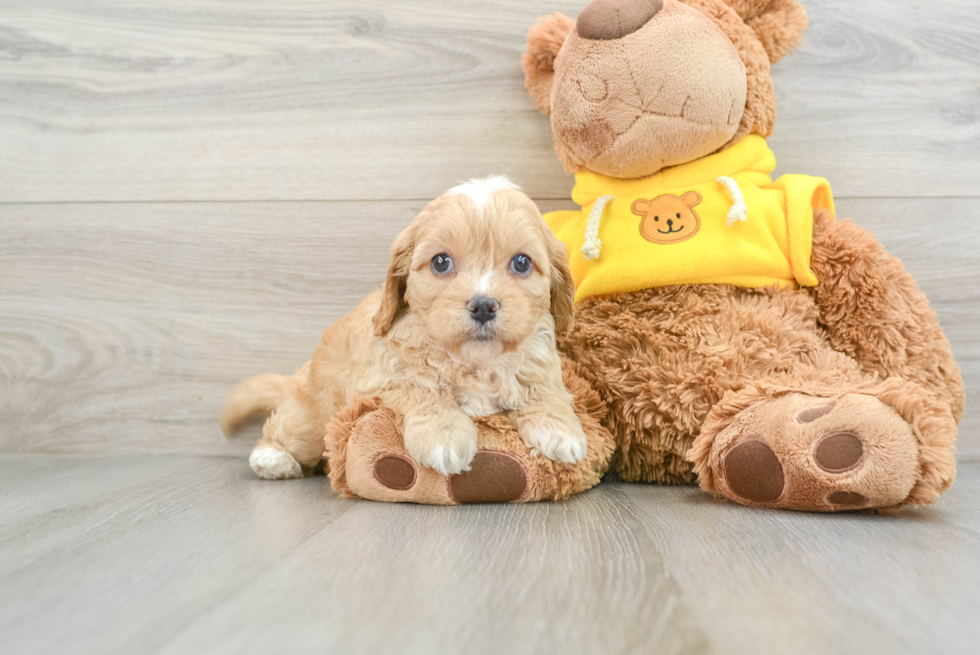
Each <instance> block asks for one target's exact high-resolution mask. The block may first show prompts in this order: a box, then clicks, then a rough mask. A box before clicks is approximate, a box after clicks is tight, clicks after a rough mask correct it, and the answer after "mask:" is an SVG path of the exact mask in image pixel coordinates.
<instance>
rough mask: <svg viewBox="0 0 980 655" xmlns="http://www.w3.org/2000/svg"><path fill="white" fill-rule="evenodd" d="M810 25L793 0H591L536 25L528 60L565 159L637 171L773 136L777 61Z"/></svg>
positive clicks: (609, 171)
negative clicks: (570, 14) (575, 11)
mask: <svg viewBox="0 0 980 655" xmlns="http://www.w3.org/2000/svg"><path fill="white" fill-rule="evenodd" d="M806 25H807V18H806V12H805V11H804V9H803V7H802V6H801V5H800V4H799V2H797V0H594V2H592V3H591V4H590V5H588V6H587V7H586V8H585V9H584V10H583V11H582V13H581V14H580V15H579V17H578V21H572V20H571V19H569V18H567V17H565V16H563V15H561V14H558V13H556V14H553V15H551V16H548V17H546V18H544V19H543V20H542V21H541V22H540V23H538V24H537V25H535V26H534V27H533V28H532V29H531V31H530V33H529V34H528V40H527V42H528V47H527V52H525V53H524V57H523V59H522V64H523V67H524V73H525V77H526V84H527V88H528V90H529V91H530V93H531V97H532V98H533V99H534V103H535V104H536V105H537V107H538V108H539V109H540V110H541V111H543V112H544V113H545V114H549V115H550V116H551V127H552V131H553V133H554V138H555V151H556V152H557V153H558V158H559V160H560V161H561V163H562V165H563V166H564V167H565V170H567V171H568V172H570V173H573V172H577V171H580V170H591V171H594V172H596V173H601V174H603V175H608V176H611V177H618V178H639V177H646V176H648V175H652V174H654V173H656V172H657V171H659V170H661V169H662V168H665V167H667V166H675V165H677V164H683V163H686V162H689V161H693V160H695V159H698V158H700V157H704V156H706V155H709V154H711V153H713V152H717V151H719V150H723V149H725V148H726V147H728V146H730V145H733V144H734V143H736V142H738V141H739V140H741V139H742V138H743V137H745V136H747V135H749V134H759V135H762V136H769V135H770V134H771V133H772V127H773V122H774V121H775V118H776V96H775V90H774V88H773V81H772V77H771V76H770V72H769V67H770V65H771V64H773V63H775V62H776V61H778V60H779V59H781V58H782V57H783V56H784V55H785V54H786V53H788V52H789V51H790V49H792V48H793V47H794V46H795V45H797V44H798V43H799V42H800V40H801V38H802V34H803V30H804V29H805V28H806Z"/></svg>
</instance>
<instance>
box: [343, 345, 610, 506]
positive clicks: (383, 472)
mask: <svg viewBox="0 0 980 655" xmlns="http://www.w3.org/2000/svg"><path fill="white" fill-rule="evenodd" d="M562 373H563V376H564V381H565V386H566V387H567V388H568V390H569V391H570V392H571V394H572V397H573V398H574V401H575V412H576V414H577V415H578V417H579V419H580V420H581V421H582V427H583V428H584V430H585V433H586V435H587V436H588V439H589V442H588V454H587V456H586V459H585V461H584V462H581V463H579V464H574V465H566V464H562V463H560V462H553V461H551V460H549V459H546V458H544V457H542V456H540V455H532V454H531V452H530V449H529V448H528V447H527V446H526V445H525V444H524V442H523V441H522V440H521V437H520V435H519V434H518V432H517V427H516V425H515V424H514V422H513V421H512V420H511V419H509V418H507V417H506V416H503V415H495V416H488V417H486V418H480V419H476V423H477V426H478V430H479V432H478V435H479V436H478V441H479V452H478V454H477V456H476V458H475V459H474V461H473V468H472V469H471V470H470V471H468V472H466V473H462V474H460V475H455V476H452V477H448V478H447V477H446V476H444V475H441V474H439V473H437V472H435V471H433V470H432V469H430V468H425V467H423V466H419V465H418V464H417V463H415V462H414V461H412V458H411V457H410V456H409V455H408V452H407V451H406V450H405V445H404V443H403V441H402V438H401V431H400V427H399V426H400V422H401V419H400V417H398V416H397V415H395V413H394V412H392V411H391V410H390V409H388V408H386V407H383V406H382V405H381V404H380V402H379V401H378V400H374V399H362V400H360V401H358V402H356V403H354V404H353V405H351V406H349V407H347V408H345V409H344V410H342V411H340V412H338V413H337V414H336V415H335V417H334V419H333V420H332V421H331V422H330V424H329V426H328V428H327V436H326V452H325V453H324V462H325V472H327V473H328V475H329V476H330V482H331V485H332V486H333V488H334V490H336V491H338V492H340V493H341V494H343V495H344V496H346V497H348V498H366V499H369V500H378V501H384V502H412V503H425V504H430V505H457V504H463V503H474V502H520V503H526V502H535V501H540V500H562V499H564V498H568V497H569V496H571V495H573V494H577V493H581V492H582V491H586V490H587V489H590V488H592V487H593V486H595V485H596V484H598V482H599V480H600V479H601V478H602V476H603V474H605V472H606V470H607V469H608V467H609V461H610V459H611V458H612V453H613V450H614V448H615V443H614V441H613V438H612V435H611V434H610V433H609V431H608V430H607V429H606V428H604V427H603V426H602V425H601V421H602V420H603V419H604V418H605V416H606V405H605V403H604V402H603V401H602V399H601V398H600V397H599V395H598V394H597V393H596V392H595V391H594V390H593V389H592V388H591V387H590V386H589V384H588V382H586V381H585V378H584V375H583V373H584V372H583V371H582V369H581V366H579V365H577V364H574V363H572V362H569V361H565V362H564V364H563V367H562Z"/></svg>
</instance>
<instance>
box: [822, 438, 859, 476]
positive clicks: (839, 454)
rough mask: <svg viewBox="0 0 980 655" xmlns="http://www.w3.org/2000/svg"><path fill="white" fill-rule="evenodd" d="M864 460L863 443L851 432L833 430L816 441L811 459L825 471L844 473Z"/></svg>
mask: <svg viewBox="0 0 980 655" xmlns="http://www.w3.org/2000/svg"><path fill="white" fill-rule="evenodd" d="M863 460H864V443H863V442H862V441H861V439H859V438H858V436H857V435H856V434H854V433H853V432H835V433H834V434H829V435H827V436H826V437H824V438H823V439H821V440H820V441H819V442H818V443H817V447H816V448H814V450H813V461H815V462H816V463H817V466H819V467H820V468H822V469H823V470H824V471H827V473H844V472H845V471H850V470H852V469H855V468H857V467H858V466H859V465H860V464H861V462H862V461H863Z"/></svg>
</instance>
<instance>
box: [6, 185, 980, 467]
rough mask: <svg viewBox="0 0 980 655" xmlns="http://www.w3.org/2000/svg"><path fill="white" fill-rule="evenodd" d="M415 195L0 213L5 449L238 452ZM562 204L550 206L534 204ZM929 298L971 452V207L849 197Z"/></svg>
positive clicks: (978, 343) (974, 236) (408, 214)
mask: <svg viewBox="0 0 980 655" xmlns="http://www.w3.org/2000/svg"><path fill="white" fill-rule="evenodd" d="M423 204H424V203H422V202H387V201H386V202H347V203H265V204H263V203H210V204H209V203H185V204H181V203H178V204H82V205H76V204H69V205H19V206H11V205H7V206H0V232H2V233H3V234H4V235H5V239H4V240H3V241H2V242H0V390H2V393H0V451H5V452H33V453H45V452H46V453H81V454H107V453H128V452H133V453H162V452H167V453H196V454H212V455H216V454H225V455H227V454H237V455H239V456H243V455H244V454H245V453H246V452H247V451H248V449H249V448H250V446H251V444H252V443H253V441H254V439H255V438H256V436H257V430H256V429H252V430H251V431H248V432H246V433H245V434H244V435H243V437H242V438H240V439H238V440H233V441H231V442H229V441H226V440H225V439H223V438H222V437H221V436H220V433H219V431H218V428H217V423H216V417H217V413H218V410H219V407H220V405H221V402H222V400H223V399H224V396H225V394H227V393H228V391H229V390H230V389H231V387H232V385H234V383H235V382H237V381H238V380H239V379H241V378H243V377H246V376H249V375H254V374H257V373H262V372H268V371H279V372H283V373H290V372H292V371H293V370H295V368H297V367H298V366H299V365H300V364H302V363H303V362H304V361H305V360H306V359H308V358H309V357H310V355H311V354H312V352H313V349H314V347H315V346H316V343H317V342H318V340H319V336H320V334H321V333H322V331H323V330H324V329H325V328H326V327H327V326H328V325H330V324H331V323H332V322H333V321H334V320H336V319H337V318H339V317H340V316H342V315H343V314H345V313H346V312H347V311H349V310H350V309H351V308H352V307H353V306H354V305H356V304H357V303H358V302H359V301H360V300H361V299H362V298H363V297H364V296H365V295H367V294H368V293H370V292H371V291H372V290H374V289H375V288H377V287H378V286H379V285H380V284H381V282H382V280H383V278H384V274H385V270H386V268H387V264H388V248H389V244H390V243H391V241H392V240H393V238H394V236H395V235H396V234H397V232H398V231H399V230H401V229H402V228H403V227H404V226H405V225H407V224H408V223H409V222H410V221H411V219H412V217H413V216H414V215H415V214H416V213H417V212H418V211H419V209H420V208H421V207H422V205H423ZM569 205H570V202H545V203H542V206H543V207H544V208H545V209H554V208H558V207H565V206H569ZM840 211H841V214H842V215H854V216H855V217H857V218H858V220H859V221H860V222H861V223H862V224H864V225H866V226H868V227H869V228H870V229H872V231H874V232H875V233H876V234H877V235H878V237H879V238H880V239H881V240H882V241H883V243H885V245H886V246H887V247H888V248H889V249H890V250H891V251H892V252H894V253H895V254H897V255H899V256H900V257H902V258H903V259H904V260H905V262H906V264H907V266H908V267H909V269H910V270H911V271H912V272H913V274H914V275H916V277H917V278H918V279H919V281H920V283H921V284H922V287H923V289H924V290H925V291H926V293H927V294H928V295H929V296H930V298H931V299H932V302H933V304H934V306H935V307H936V309H937V311H938V312H939V315H940V318H941V320H942V322H943V324H944V326H945V328H946V331H947V333H948V334H949V336H950V338H951V340H952V342H953V347H954V351H955V353H956V355H957V357H958V361H959V363H960V365H961V367H962V368H963V371H964V374H965V377H966V380H967V385H968V390H969V394H970V396H969V402H968V405H967V412H968V413H967V418H966V419H965V420H964V422H963V424H962V426H961V432H960V442H959V449H960V450H959V453H960V457H961V459H964V460H968V459H976V458H980V395H978V390H980V336H978V333H977V331H976V329H975V326H976V324H977V322H978V319H980V298H978V294H977V290H976V285H975V283H974V281H975V280H976V279H977V278H978V276H980V260H978V258H977V257H976V252H977V251H978V250H980V226H978V224H977V222H976V220H974V217H975V216H977V215H980V200H916V201H905V200H897V201H887V202H881V201H844V202H843V203H841V207H840Z"/></svg>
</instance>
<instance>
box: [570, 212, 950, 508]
mask: <svg viewBox="0 0 980 655" xmlns="http://www.w3.org/2000/svg"><path fill="white" fill-rule="evenodd" d="M817 226H818V228H817V229H816V230H815V235H814V253H815V254H814V258H813V264H814V270H815V272H817V274H818V276H819V277H820V278H821V284H820V286H818V287H816V288H815V289H814V290H796V291H780V290H775V289H742V288H737V287H732V286H726V285H695V286H674V287H662V288H657V289H647V290H644V291H640V292H636V293H627V294H619V295H615V296H609V297H599V298H590V299H587V300H585V301H583V302H581V303H580V304H579V305H578V315H577V319H576V326H575V328H574V329H573V330H572V332H571V333H570V334H569V335H568V336H567V337H566V338H565V339H564V340H563V341H562V342H561V347H562V349H563V350H564V351H565V352H566V353H567V354H568V355H569V356H570V357H571V358H572V359H574V360H575V361H577V362H579V363H580V364H582V365H583V367H584V368H583V370H584V375H585V376H586V377H587V379H588V380H589V381H590V382H591V383H592V385H593V386H594V387H595V388H596V389H597V390H598V391H599V393H600V394H601V395H602V396H603V398H604V399H605V400H606V402H607V403H608V404H609V409H610V412H609V418H608V419H607V425H608V426H609V428H610V430H611V431H612V432H613V434H614V436H615V437H616V439H617V442H618V444H619V450H618V451H617V453H616V456H615V458H614V460H613V464H612V468H611V470H612V471H613V472H614V473H615V474H616V475H618V476H619V477H620V478H621V479H623V480H629V481H646V482H661V483H690V482H693V481H694V480H695V479H697V480H698V481H699V482H700V484H701V486H702V487H703V488H704V489H706V490H709V491H713V490H716V489H717V485H716V484H715V481H714V477H713V473H712V471H711V468H710V466H709V465H708V454H709V451H710V449H711V444H712V443H713V441H714V438H715V437H716V436H717V435H718V434H719V433H720V432H721V431H722V430H724V428H725V427H726V426H727V425H728V424H729V423H730V422H731V420H732V419H733V418H734V417H735V416H736V415H737V414H738V413H739V412H741V411H743V410H744V409H746V408H748V407H749V406H751V405H752V404H753V403H756V402H759V401H761V400H764V399H769V398H772V397H775V396H778V395H780V394H785V393H791V392H798V393H805V394H810V395H814V396H821V397H828V398H829V397H838V396H840V395H843V394H845V393H852V392H855V393H864V394H868V395H873V396H875V397H877V398H878V399H879V400H880V401H882V402H883V403H885V404H886V405H889V406H891V407H892V408H894V409H895V410H896V411H897V412H898V413H899V414H900V415H901V416H902V417H903V418H905V420H906V421H908V422H909V423H910V424H911V425H912V426H913V430H914V433H915V435H916V438H917V439H918V441H919V443H920V455H919V456H920V479H919V482H918V483H917V484H916V486H915V487H914V489H913V490H912V492H911V493H910V495H909V497H908V499H907V500H906V502H907V503H909V504H924V503H929V502H934V501H935V499H936V498H937V497H938V496H939V494H941V493H942V492H943V491H944V490H945V489H946V488H948V487H949V485H950V484H951V483H952V480H953V478H954V477H955V461H954V459H953V454H952V444H953V441H954V439H955V435H956V421H955V420H954V416H955V417H956V418H957V419H958V417H959V416H960V414H961V413H962V407H963V387H962V380H961V378H960V375H959V370H958V369H957V368H956V365H955V363H954V362H953V359H952V355H951V352H950V347H949V343H948V341H947V340H946V338H945V336H943V334H942V331H941V329H940V328H939V324H938V322H937V320H936V317H935V313H934V312H933V311H932V310H931V309H930V308H929V305H928V302H927V301H926V299H925V296H924V295H923V294H922V293H921V291H919V289H918V287H917V286H916V285H915V283H914V280H913V279H912V277H911V276H910V275H909V274H908V272H907V271H905V269H904V267H903V266H902V264H901V262H900V261H899V260H898V259H896V258H894V257H891V256H889V255H888V254H887V253H885V252H884V249H883V248H881V246H880V245H878V244H877V242H876V241H875V240H874V237H872V236H871V235H870V234H869V233H868V232H866V231H865V230H863V229H861V228H860V227H858V226H856V225H855V224H854V223H852V222H850V221H844V222H833V221H832V219H831V217H829V216H826V215H821V216H818V217H817ZM845 244H849V245H845Z"/></svg>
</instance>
